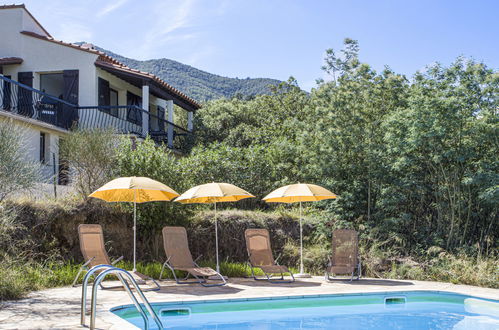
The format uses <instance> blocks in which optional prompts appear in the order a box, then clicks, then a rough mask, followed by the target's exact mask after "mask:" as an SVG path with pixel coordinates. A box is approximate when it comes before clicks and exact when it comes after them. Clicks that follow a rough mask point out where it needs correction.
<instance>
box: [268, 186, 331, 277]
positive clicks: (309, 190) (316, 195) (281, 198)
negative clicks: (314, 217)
mask: <svg viewBox="0 0 499 330" xmlns="http://www.w3.org/2000/svg"><path fill="white" fill-rule="evenodd" d="M333 198H336V195H335V194H334V193H332V192H331V191H329V190H327V189H326V188H323V187H321V186H318V185H315V184H309V183H297V184H291V185H287V186H284V187H281V188H278V189H276V190H274V191H273V192H271V193H270V194H268V195H267V196H265V197H264V198H263V200H264V201H266V202H267V203H296V202H299V203H300V273H299V274H296V275H295V276H296V277H310V275H308V274H306V273H305V271H304V269H303V226H302V219H301V203H302V202H315V201H321V200H324V199H333Z"/></svg>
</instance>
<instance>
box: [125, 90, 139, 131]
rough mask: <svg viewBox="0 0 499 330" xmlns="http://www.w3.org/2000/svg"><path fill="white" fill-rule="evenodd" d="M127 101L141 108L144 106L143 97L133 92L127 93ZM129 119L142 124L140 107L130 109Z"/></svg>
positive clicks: (128, 103)
mask: <svg viewBox="0 0 499 330" xmlns="http://www.w3.org/2000/svg"><path fill="white" fill-rule="evenodd" d="M126 101H127V105H135V106H137V107H139V108H140V107H142V98H141V97H140V96H138V95H135V94H133V93H130V92H127V93H126ZM127 120H128V121H129V122H132V123H135V124H137V125H142V112H141V111H140V110H138V109H128V111H127Z"/></svg>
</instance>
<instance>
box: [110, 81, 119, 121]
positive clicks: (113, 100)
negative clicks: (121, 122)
mask: <svg viewBox="0 0 499 330" xmlns="http://www.w3.org/2000/svg"><path fill="white" fill-rule="evenodd" d="M109 105H110V106H112V107H115V108H111V109H109V114H110V115H112V116H115V117H118V108H117V107H118V91H117V90H114V89H112V88H110V89H109Z"/></svg>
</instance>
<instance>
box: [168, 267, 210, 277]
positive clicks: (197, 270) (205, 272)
mask: <svg viewBox="0 0 499 330" xmlns="http://www.w3.org/2000/svg"><path fill="white" fill-rule="evenodd" d="M175 270H183V271H185V272H189V273H191V274H192V275H196V276H213V275H217V274H218V273H217V272H216V271H214V270H213V269H211V268H210V267H192V268H175Z"/></svg>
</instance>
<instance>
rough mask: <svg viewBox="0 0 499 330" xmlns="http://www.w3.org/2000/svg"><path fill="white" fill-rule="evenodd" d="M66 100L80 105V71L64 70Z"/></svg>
mask: <svg viewBox="0 0 499 330" xmlns="http://www.w3.org/2000/svg"><path fill="white" fill-rule="evenodd" d="M63 77H64V96H63V98H64V100H65V101H67V102H69V103H71V104H78V87H79V86H78V80H79V79H78V78H79V73H78V70H64V72H63Z"/></svg>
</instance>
